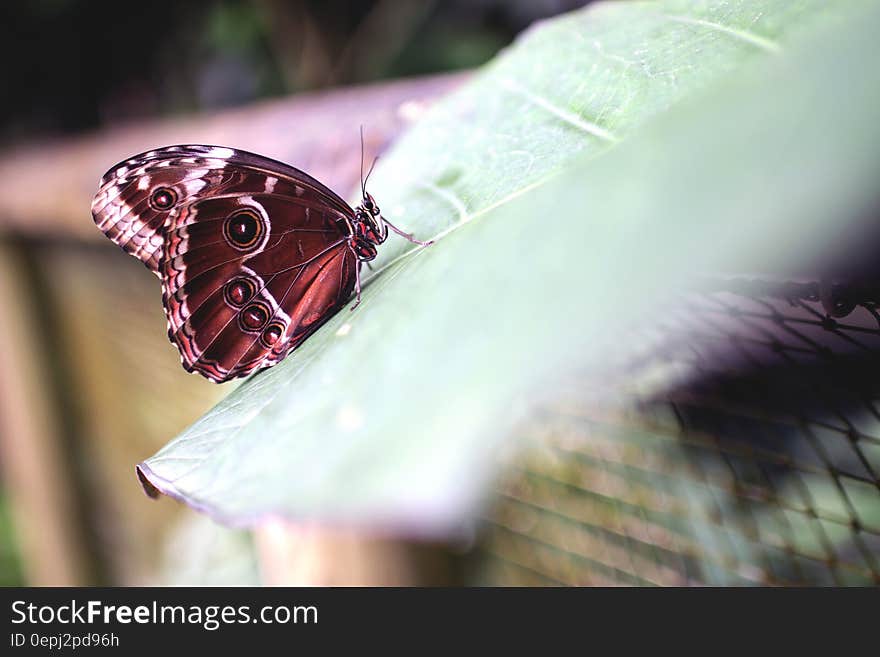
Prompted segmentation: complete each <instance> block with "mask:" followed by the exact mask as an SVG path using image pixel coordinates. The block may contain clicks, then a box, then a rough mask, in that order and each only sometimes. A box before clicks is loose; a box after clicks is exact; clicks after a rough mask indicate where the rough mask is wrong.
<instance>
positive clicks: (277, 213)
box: [162, 193, 356, 380]
mask: <svg viewBox="0 0 880 657" xmlns="http://www.w3.org/2000/svg"><path fill="white" fill-rule="evenodd" d="M345 238H346V233H345V222H344V221H342V220H341V218H340V217H339V216H338V215H337V214H336V213H335V212H334V211H332V210H327V209H322V208H321V207H319V206H317V205H314V204H303V203H302V202H301V201H300V199H299V198H297V197H295V196H294V197H291V196H281V195H278V194H275V193H272V194H265V193H263V194H245V195H239V196H220V197H208V198H204V199H200V200H198V201H196V202H194V203H192V204H191V205H189V206H187V207H185V208H182V209H181V211H180V214H179V216H177V217H176V218H175V221H174V222H173V226H172V227H171V228H170V229H169V230H168V233H167V235H166V241H165V256H164V258H163V265H162V278H163V298H164V300H165V309H166V313H167V317H168V332H169V337H170V338H171V341H172V342H174V343H175V344H176V345H177V346H178V348H179V349H180V353H181V357H182V360H183V364H184V366H185V367H186V368H187V369H190V370H192V369H195V370H198V371H199V372H201V373H203V374H205V375H206V376H208V377H209V378H214V379H220V380H222V379H225V378H229V377H231V376H241V375H242V374H245V373H247V372H248V371H250V370H252V369H254V368H255V367H257V366H258V365H260V364H262V360H263V359H264V358H266V357H268V356H270V355H273V354H274V355H275V356H274V357H275V358H277V354H280V353H282V352H283V353H286V351H288V350H289V349H288V348H287V347H288V345H287V342H288V341H289V340H290V338H291V337H294V336H296V337H298V336H299V335H300V334H301V333H302V331H303V329H304V328H307V327H308V326H309V323H308V321H306V320H311V319H312V317H311V313H307V314H303V312H302V311H301V310H300V309H301V308H311V307H315V308H318V307H320V308H321V311H322V317H324V316H326V314H327V313H328V312H329V311H332V310H335V309H336V308H338V307H339V306H341V305H342V304H343V303H344V302H345V300H346V299H347V298H348V296H349V295H350V294H351V290H352V289H353V287H354V273H355V269H354V268H355V267H356V259H355V258H354V256H353V255H351V253H350V250H349V249H348V247H347V244H346V241H345ZM325 269H329V270H330V271H329V272H326V271H325ZM328 275H330V276H335V279H334V281H333V285H330V280H329V279H327V278H326V276H328ZM315 285H317V288H318V289H313V288H312V286H315ZM300 324H302V326H300ZM312 330H313V329H312ZM300 341H301V338H300ZM265 364H268V363H265Z"/></svg>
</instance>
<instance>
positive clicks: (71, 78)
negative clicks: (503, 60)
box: [0, 0, 583, 141]
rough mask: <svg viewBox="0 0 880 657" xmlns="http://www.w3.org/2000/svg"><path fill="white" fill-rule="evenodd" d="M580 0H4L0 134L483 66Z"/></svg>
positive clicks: (71, 127)
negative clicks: (536, 24) (539, 21)
mask: <svg viewBox="0 0 880 657" xmlns="http://www.w3.org/2000/svg"><path fill="white" fill-rule="evenodd" d="M580 4H583V3H582V2H573V1H571V0H544V1H543V2H526V1H524V0H521V1H516V2H502V1H501V0H479V1H469V0H453V1H446V2H437V1H436V0H354V1H352V0H327V1H322V0H298V1H297V0H290V1H287V0H200V1H198V2H173V1H172V0H157V1H156V2H149V3H147V2H131V3H124V4H120V3H118V2H113V1H112V0H41V1H38V2H9V3H3V4H2V5H0V57H2V58H3V61H4V62H7V64H6V66H4V72H5V79H4V81H3V82H4V85H3V86H4V88H5V89H7V90H15V92H14V93H9V94H7V96H6V98H5V102H4V103H3V106H2V107H0V125H2V131H0V140H3V141H9V140H19V139H23V138H26V137H28V136H33V135H37V134H57V133H62V132H71V131H76V130H81V129H85V128H94V127H96V126H99V125H102V124H107V123H112V122H117V121H123V120H130V119H136V118H143V117H150V116H161V115H167V114H171V113H176V112H183V111H186V112H193V111H201V110H206V109H211V108H214V107H222V106H228V105H237V104H241V103H246V102H249V101H252V100H256V99H259V98H264V97H267V96H277V95H279V94H287V93H293V92H297V91H303V90H308V89H317V88H323V87H328V86H336V85H347V84H353V83H362V82H367V81H370V80H376V79H381V78H389V77H396V76H400V75H416V74H426V73H434V72H438V71H447V70H451V69H459V68H468V67H472V66H476V65H478V64H482V63H483V62H485V61H486V60H488V59H489V58H490V57H491V56H492V55H493V54H494V53H495V52H496V51H497V50H498V49H499V48H500V47H502V46H503V45H504V44H506V43H508V42H509V41H510V40H511V39H512V38H513V36H514V35H515V34H516V33H517V32H519V31H520V30H521V29H523V28H524V27H525V26H526V25H528V24H529V23H530V22H531V21H533V20H535V19H536V18H540V17H543V16H547V15H551V14H553V13H558V12H560V11H563V10H565V9H570V8H572V7H574V6H578V5H580Z"/></svg>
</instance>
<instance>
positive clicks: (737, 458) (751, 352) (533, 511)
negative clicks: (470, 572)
mask: <svg viewBox="0 0 880 657" xmlns="http://www.w3.org/2000/svg"><path fill="white" fill-rule="evenodd" d="M878 300H880V294H878V286H877V285H873V284H867V285H866V284H863V283H852V282H851V283H847V284H841V283H838V284H831V283H828V282H822V281H786V282H773V281H767V280H758V279H748V278H728V279H724V280H714V281H708V282H707V284H706V285H704V286H703V287H701V289H700V291H698V292H689V293H687V294H685V295H682V297H681V299H680V302H679V303H675V304H673V306H671V307H670V309H669V310H668V311H667V312H664V313H663V315H662V316H661V317H659V318H656V317H652V319H651V322H650V323H649V324H650V326H649V327H647V328H645V329H643V330H640V331H639V332H638V333H637V334H636V335H634V339H636V340H638V341H639V343H640V344H642V345H643V346H644V348H643V349H641V350H640V352H639V354H640V355H639V357H638V358H636V359H633V360H631V361H630V362H629V364H628V367H625V368H622V370H621V371H622V372H623V375H622V379H623V381H624V385H625V386H626V387H627V388H628V392H627V398H628V400H629V401H628V402H627V403H613V404H611V403H604V402H600V403H597V402H595V401H590V400H595V399H596V398H597V396H596V395H593V394H591V392H592V391H591V389H590V388H589V387H588V386H586V385H584V384H582V385H581V388H580V389H579V390H578V391H577V393H576V394H566V395H564V396H563V398H562V399H558V400H557V401H555V402H553V403H551V404H547V405H545V406H544V407H543V408H542V410H541V411H540V413H538V414H537V415H536V416H535V417H533V419H532V420H531V421H530V422H529V424H528V425H527V426H526V427H524V428H523V431H524V432H525V434H526V437H527V438H528V439H529V442H530V444H531V445H532V446H533V447H532V449H530V450H527V454H526V456H524V457H521V458H518V459H517V460H516V462H515V463H513V464H512V465H511V466H510V468H509V470H508V475H507V476H506V477H505V478H504V479H503V481H501V482H500V483H499V485H498V489H497V495H496V499H495V503H494V504H493V506H492V507H491V511H490V512H489V513H488V514H487V517H486V518H485V523H484V527H483V533H482V539H481V541H480V542H479V550H478V551H477V552H478V554H479V559H478V563H479V566H478V568H477V570H476V572H477V576H476V580H477V581H479V582H480V583H483V584H502V585H506V584H510V585H518V584H566V585H591V584H592V585H617V584H621V585H626V584H634V585H652V584H659V585H802V584H814V585H876V584H880V479H878V471H880V381H878V376H877V375H878V373H880V367H878V365H880V315H878ZM599 398H601V397H599Z"/></svg>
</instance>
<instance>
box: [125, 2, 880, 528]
mask: <svg viewBox="0 0 880 657" xmlns="http://www.w3.org/2000/svg"><path fill="white" fill-rule="evenodd" d="M829 25H830V27H828V26H829ZM878 28H880V14H878V11H877V10H873V9H872V10H871V11H870V13H868V12H866V11H865V10H864V9H862V8H860V5H845V6H840V7H838V9H836V13H832V12H830V11H829V10H828V9H826V3H824V2H818V1H817V2H782V1H779V2H747V1H744V0H743V1H739V2H655V3H641V2H640V3H613V4H610V3H609V4H601V5H596V6H593V7H591V8H588V9H586V10H583V11H578V12H575V13H572V14H569V15H567V16H564V17H562V18H559V19H556V20H552V21H547V22H545V23H541V24H540V25H538V26H536V27H534V28H533V29H531V30H529V31H528V32H527V33H526V34H525V35H524V36H523V37H522V38H520V39H519V40H518V41H517V43H516V44H515V45H514V46H513V47H511V48H510V49H509V50H508V51H506V52H504V53H503V54H502V55H500V56H499V57H498V58H497V59H496V61H494V62H493V63H491V64H490V65H489V66H488V67H487V68H486V69H485V70H483V71H482V72H481V73H480V74H478V75H477V76H476V77H475V78H474V79H473V81H472V82H471V83H469V84H468V85H467V86H466V87H465V88H463V89H462V90H460V91H459V92H457V93H455V94H454V95H452V96H451V97H449V98H448V99H446V100H445V101H444V102H442V103H440V104H439V105H438V106H437V107H436V108H435V109H434V110H433V111H432V113H431V114H430V116H428V117H426V118H425V119H424V120H423V121H422V122H420V123H419V124H418V126H417V127H415V128H414V129H413V130H412V131H411V132H410V133H409V134H407V135H406V136H405V137H404V138H403V139H402V140H401V141H400V142H399V143H398V144H397V146H396V147H395V148H394V149H393V152H392V153H390V154H389V155H388V156H387V157H385V158H383V161H382V163H381V165H380V167H379V168H377V171H376V173H375V175H374V176H373V178H372V179H371V187H372V192H373V194H374V196H375V197H376V198H377V199H379V200H380V202H381V204H382V208H383V211H384V213H385V215H386V216H387V217H388V218H389V219H390V220H391V221H392V222H395V223H397V224H399V225H401V226H402V227H404V228H406V229H407V230H411V231H413V232H414V233H415V234H416V235H418V236H419V237H422V238H424V237H428V236H432V235H436V236H438V238H439V239H438V241H437V243H436V244H435V245H434V246H431V247H429V248H427V249H417V250H413V249H411V248H410V245H408V244H407V243H405V242H404V241H403V240H401V239H397V238H393V239H390V240H389V242H388V243H387V244H386V245H385V247H384V248H383V251H382V254H381V256H380V259H379V260H378V261H377V263H376V265H377V270H376V271H375V272H374V273H373V274H372V275H371V276H370V278H369V284H368V285H367V286H366V289H365V291H364V299H363V303H362V304H361V306H360V307H359V308H358V309H357V310H356V311H355V312H349V311H348V310H343V311H341V312H340V313H338V314H337V315H336V316H335V317H334V318H332V319H331V320H330V321H329V322H328V323H327V324H326V325H325V326H324V327H323V328H322V329H321V330H320V331H319V332H318V333H316V334H315V335H314V336H313V337H312V338H310V339H309V340H308V341H307V342H306V344H305V345H303V346H302V347H301V348H300V349H299V350H297V351H296V352H295V353H294V354H293V355H292V356H291V357H289V358H287V359H286V360H285V361H284V362H282V363H281V364H279V365H278V366H276V367H274V368H272V369H271V370H268V371H266V372H264V373H261V374H259V375H257V376H256V377H254V378H252V379H250V380H249V381H247V382H245V383H244V384H243V385H241V386H240V387H238V388H237V389H235V390H234V391H233V392H232V393H231V394H230V395H229V396H228V397H227V398H226V399H224V400H223V401H222V402H221V403H220V404H218V405H217V407H215V408H214V409H213V410H212V411H210V412H209V413H208V414H207V415H205V416H204V417H203V418H202V419H201V420H199V421H198V422H196V423H195V424H194V425H193V426H192V427H190V428H189V429H188V430H187V431H185V432H184V433H183V434H181V435H180V436H179V437H177V438H176V439H175V440H173V441H172V442H171V443H170V444H169V445H167V446H166V447H165V448H164V449H163V450H161V451H160V452H159V453H158V454H156V455H155V456H153V457H152V458H150V459H149V460H148V461H146V462H145V463H143V464H141V465H140V466H139V467H140V470H141V474H142V476H143V477H144V478H145V479H146V480H147V481H148V482H149V483H150V484H151V485H152V486H154V487H155V488H157V489H158V490H160V491H162V492H164V493H167V494H170V495H173V496H175V497H178V498H180V499H182V500H184V501H186V502H187V503H189V504H191V505H193V506H195V507H196V508H199V509H202V510H205V511H207V512H208V513H210V514H211V515H213V516H215V517H217V518H219V519H221V520H224V521H226V522H229V523H233V524H239V525H247V524H253V523H255V522H259V520H260V519H261V518H266V517H269V516H283V517H287V518H292V519H298V518H318V519H321V520H324V521H327V522H354V523H361V524H364V525H367V526H370V527H373V528H375V527H380V528H385V529H398V530H403V531H407V532H410V533H426V534H428V533H430V534H437V533H443V532H449V531H454V530H455V529H457V528H459V527H460V526H461V525H462V524H463V523H467V522H468V519H469V518H471V517H472V514H473V513H474V512H475V511H477V510H478V509H479V506H480V504H481V503H482V501H483V500H484V497H485V494H486V491H487V487H488V485H489V483H490V482H491V479H492V478H493V477H494V476H495V474H496V469H497V463H498V459H497V453H498V449H499V448H500V447H501V446H502V445H503V444H504V443H505V441H507V439H508V438H509V436H511V435H512V433H513V432H512V431H511V429H512V427H513V426H514V424H515V423H516V422H517V421H518V420H520V419H521V418H523V417H524V416H525V415H526V414H527V413H528V412H529V410H530V408H531V407H532V403H533V401H534V400H536V399H538V398H542V397H547V396H552V395H554V394H555V391H556V390H557V388H558V386H559V385H560V381H562V380H564V378H565V377H566V376H568V375H570V374H572V373H578V374H579V376H581V377H583V376H587V375H590V374H592V375H593V376H600V377H601V376H604V373H606V372H607V371H609V368H610V367H611V366H612V365H611V363H612V362H613V360H614V358H617V357H620V356H622V355H626V354H627V353H629V352H630V351H632V350H633V349H636V348H638V345H634V344H631V343H629V342H628V341H627V340H626V338H625V333H623V331H624V330H625V329H626V327H627V326H632V325H633V324H634V323H637V322H644V321H651V319H650V318H651V314H652V312H654V311H655V310H654V309H656V308H658V307H662V306H661V304H662V302H663V300H664V297H665V296H666V295H667V293H668V292H669V291H671V290H674V289H676V288H677V287H679V286H681V285H682V284H685V283H687V282H689V281H690V280H691V278H692V277H693V275H694V274H695V273H697V272H699V273H703V272H706V271H713V270H716V269H718V268H720V267H726V268H733V269H738V270H741V271H752V270H755V269H767V268H770V267H773V268H776V267H786V266H796V265H799V264H805V263H809V262H810V258H812V257H813V256H815V255H816V254H817V253H818V252H820V249H821V247H822V246H823V245H825V244H827V243H828V239H829V236H831V235H834V236H840V235H846V234H848V233H847V232H846V227H847V225H848V224H847V222H856V221H857V220H858V217H859V216H860V215H859V212H858V211H859V210H860V209H861V208H862V207H864V206H865V205H866V204H867V203H868V202H869V201H870V200H871V198H872V197H871V193H872V186H873V184H874V181H875V180H876V179H877V176H878V174H880V162H878V154H880V147H878V146H880V134H878V127H877V126H878V124H877V122H876V120H875V115H876V112H877V108H878V105H880V91H878V88H880V85H878V75H880V74H878V72H877V70H876V67H873V66H866V65H865V62H869V61H871V59H872V54H873V52H874V46H873V38H874V36H873V34H874V33H876V30H877V29H878ZM780 245H784V247H785V248H780Z"/></svg>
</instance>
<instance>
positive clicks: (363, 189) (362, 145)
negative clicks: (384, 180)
mask: <svg viewBox="0 0 880 657" xmlns="http://www.w3.org/2000/svg"><path fill="white" fill-rule="evenodd" d="M361 192H363V195H364V196H365V197H366V195H367V182H366V180H364V124H363V123H361Z"/></svg>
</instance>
